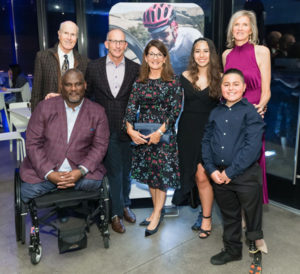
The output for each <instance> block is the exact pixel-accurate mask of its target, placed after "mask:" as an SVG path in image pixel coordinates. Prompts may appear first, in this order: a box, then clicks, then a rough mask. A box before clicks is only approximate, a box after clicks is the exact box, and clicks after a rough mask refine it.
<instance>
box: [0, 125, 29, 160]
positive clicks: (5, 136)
mask: <svg viewBox="0 0 300 274" xmlns="http://www.w3.org/2000/svg"><path fill="white" fill-rule="evenodd" d="M12 140H16V141H17V160H18V161H19V160H20V161H21V162H22V161H23V159H24V158H25V156H26V150H25V141H24V139H23V137H22V136H21V134H20V133H19V132H16V131H13V132H4V133H0V141H12Z"/></svg>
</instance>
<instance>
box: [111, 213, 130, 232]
mask: <svg viewBox="0 0 300 274" xmlns="http://www.w3.org/2000/svg"><path fill="white" fill-rule="evenodd" d="M111 228H112V229H113V230H114V231H116V232H118V233H124V232H125V231H126V229H125V226H124V224H123V219H121V218H119V216H114V217H113V218H112V220H111Z"/></svg>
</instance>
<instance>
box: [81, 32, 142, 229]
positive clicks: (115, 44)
mask: <svg viewBox="0 0 300 274" xmlns="http://www.w3.org/2000/svg"><path fill="white" fill-rule="evenodd" d="M105 47H106V48H107V49H108V54H107V56H105V57H101V58H99V59H97V60H94V61H92V62H90V63H89V65H88V68H87V72H86V81H87V96H88V97H90V98H92V99H94V100H95V102H97V103H99V104H100V105H102V106H103V107H104V108H105V111H106V115H107V117H108V121H109V127H110V133H111V134H110V140H109V146H108V151H107V155H106V158H105V162H104V163H105V166H106V168H107V176H108V180H109V184H110V195H111V202H112V203H111V204H112V229H113V230H114V231H116V232H118V233H124V232H125V227H124V224H123V217H124V219H125V220H126V221H128V222H130V223H135V221H136V218H135V215H134V213H133V212H132V211H131V209H130V208H129V206H130V199H129V193H130V189H131V181H130V169H131V148H130V138H129V136H128V135H127V134H126V133H125V132H123V131H121V127H122V122H123V118H124V115H125V109H126V107H127V103H128V98H129V95H130V92H131V88H132V84H133V82H134V81H135V79H136V78H137V76H138V72H139V65H138V64H136V63H135V62H133V61H131V60H129V59H127V58H126V57H125V56H124V52H125V50H126V48H127V42H126V37H125V34H124V33H123V32H122V31H121V30H120V29H112V30H110V31H109V32H108V34H107V37H106V41H105Z"/></svg>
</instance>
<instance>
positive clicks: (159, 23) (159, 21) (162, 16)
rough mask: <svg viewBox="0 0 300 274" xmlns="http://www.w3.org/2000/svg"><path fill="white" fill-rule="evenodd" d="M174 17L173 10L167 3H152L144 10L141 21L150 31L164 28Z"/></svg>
mask: <svg viewBox="0 0 300 274" xmlns="http://www.w3.org/2000/svg"><path fill="white" fill-rule="evenodd" d="M175 18H176V13H175V10H174V9H173V7H172V6H171V5H168V4H164V3H161V4H154V5H153V6H151V7H150V8H148V9H147V10H146V11H145V12H144V16H143V23H144V26H145V27H146V28H148V31H149V32H151V33H157V32H161V31H163V30H164V29H166V28H167V27H168V26H169V25H170V24H171V23H172V22H173V21H174V20H175Z"/></svg>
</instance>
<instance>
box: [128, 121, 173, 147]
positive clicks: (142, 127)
mask: <svg viewBox="0 0 300 274" xmlns="http://www.w3.org/2000/svg"><path fill="white" fill-rule="evenodd" d="M133 127H134V129H135V130H137V131H139V132H140V133H142V134H143V135H149V134H151V133H153V132H154V131H157V130H158V129H159V128H160V127H161V124H158V123H134V126H133ZM170 138H171V131H170V130H167V131H166V132H165V133H164V135H162V136H161V137H160V141H159V143H164V144H170Z"/></svg>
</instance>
